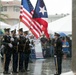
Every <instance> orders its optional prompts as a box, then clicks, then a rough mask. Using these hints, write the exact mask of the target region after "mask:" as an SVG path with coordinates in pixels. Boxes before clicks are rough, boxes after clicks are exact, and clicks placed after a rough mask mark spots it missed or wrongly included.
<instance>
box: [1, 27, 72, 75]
mask: <svg viewBox="0 0 76 75" xmlns="http://www.w3.org/2000/svg"><path fill="white" fill-rule="evenodd" d="M4 31H5V34H4V35H3V37H2V38H1V47H2V49H4V50H2V53H3V54H2V55H3V57H4V58H3V59H4V72H3V73H4V74H9V64H10V61H11V57H12V62H13V63H12V68H13V70H12V73H18V72H25V71H28V63H29V60H30V59H31V56H30V54H31V53H32V52H33V53H34V57H33V58H36V56H35V44H34V39H35V38H34V36H29V34H28V33H29V32H28V31H24V32H23V29H22V28H20V29H19V30H18V34H16V30H12V31H11V34H10V29H9V28H8V29H4ZM54 36H55V38H49V39H47V38H46V37H45V35H42V36H41V37H40V41H41V45H42V54H43V57H44V58H47V57H54V56H55V58H56V60H55V63H56V65H57V66H58V68H57V66H56V70H57V74H55V75H60V74H61V68H62V66H61V64H62V56H63V55H64V56H65V57H67V56H70V57H71V40H70V39H69V37H67V36H66V37H60V35H59V34H58V33H55V34H54Z"/></svg>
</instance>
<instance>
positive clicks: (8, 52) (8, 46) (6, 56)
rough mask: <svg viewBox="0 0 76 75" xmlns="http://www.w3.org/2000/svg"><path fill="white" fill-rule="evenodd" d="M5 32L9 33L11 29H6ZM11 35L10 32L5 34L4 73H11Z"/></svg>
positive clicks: (3, 42) (3, 41)
mask: <svg viewBox="0 0 76 75" xmlns="http://www.w3.org/2000/svg"><path fill="white" fill-rule="evenodd" d="M4 31H5V32H8V33H9V29H4ZM10 39H11V37H10V36H9V34H6V35H4V36H3V40H2V44H3V45H4V72H3V73H4V74H9V72H8V71H9V64H10V60H11V53H12V47H13V45H12V44H11V41H10Z"/></svg>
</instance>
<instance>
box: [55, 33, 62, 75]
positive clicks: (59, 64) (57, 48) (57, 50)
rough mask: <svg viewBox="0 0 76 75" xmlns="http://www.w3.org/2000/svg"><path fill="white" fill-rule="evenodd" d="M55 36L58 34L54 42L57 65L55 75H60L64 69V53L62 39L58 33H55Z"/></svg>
mask: <svg viewBox="0 0 76 75" xmlns="http://www.w3.org/2000/svg"><path fill="white" fill-rule="evenodd" d="M55 36H57V37H58V38H56V39H55V42H54V47H55V55H56V58H57V60H56V62H57V63H56V65H57V66H56V67H57V74H55V75H60V74H61V71H62V55H63V52H62V41H61V39H60V38H59V36H60V35H59V34H58V33H55Z"/></svg>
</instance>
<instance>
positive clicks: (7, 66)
mask: <svg viewBox="0 0 76 75" xmlns="http://www.w3.org/2000/svg"><path fill="white" fill-rule="evenodd" d="M4 55H5V57H4V58H5V59H4V61H5V62H4V71H6V72H8V70H9V64H10V60H11V52H7V53H5V54H4Z"/></svg>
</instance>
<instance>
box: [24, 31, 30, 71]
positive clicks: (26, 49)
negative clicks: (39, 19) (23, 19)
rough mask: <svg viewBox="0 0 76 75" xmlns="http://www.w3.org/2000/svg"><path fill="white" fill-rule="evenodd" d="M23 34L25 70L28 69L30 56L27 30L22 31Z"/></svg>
mask: <svg viewBox="0 0 76 75" xmlns="http://www.w3.org/2000/svg"><path fill="white" fill-rule="evenodd" d="M24 36H25V39H26V42H25V46H24V47H25V48H24V53H25V61H24V63H25V71H28V63H29V56H30V53H31V50H30V40H29V36H28V31H25V32H24Z"/></svg>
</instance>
